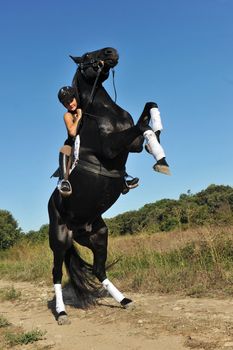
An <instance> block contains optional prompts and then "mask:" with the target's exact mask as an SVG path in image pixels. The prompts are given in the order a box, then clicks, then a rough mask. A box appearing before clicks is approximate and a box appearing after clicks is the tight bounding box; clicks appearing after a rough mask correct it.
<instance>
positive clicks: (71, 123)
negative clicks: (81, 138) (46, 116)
mask: <svg viewBox="0 0 233 350" xmlns="http://www.w3.org/2000/svg"><path fill="white" fill-rule="evenodd" d="M81 118H82V111H81V109H77V113H76V114H71V113H70V112H67V113H65V115H64V122H65V125H66V129H67V132H68V134H69V135H70V136H71V137H75V136H76V133H77V127H78V124H79V122H80V120H81Z"/></svg>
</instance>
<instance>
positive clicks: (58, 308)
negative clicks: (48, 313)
mask: <svg viewBox="0 0 233 350" xmlns="http://www.w3.org/2000/svg"><path fill="white" fill-rule="evenodd" d="M54 290H55V296H56V311H57V313H58V314H59V313H60V312H62V311H65V305H64V303H63V297H62V288H61V284H54Z"/></svg>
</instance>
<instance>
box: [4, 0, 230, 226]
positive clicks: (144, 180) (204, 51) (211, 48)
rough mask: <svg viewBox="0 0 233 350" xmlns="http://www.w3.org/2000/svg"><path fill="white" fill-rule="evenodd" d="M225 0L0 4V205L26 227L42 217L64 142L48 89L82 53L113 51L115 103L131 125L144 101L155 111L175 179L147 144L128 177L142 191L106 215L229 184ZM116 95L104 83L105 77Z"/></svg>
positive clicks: (53, 89) (70, 71)
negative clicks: (158, 165) (156, 167)
mask: <svg viewBox="0 0 233 350" xmlns="http://www.w3.org/2000/svg"><path fill="white" fill-rule="evenodd" d="M232 14H233V1H232V0H195V1H191V0H174V1H172V0H170V1H169V0H144V1H143V2H141V3H139V4H138V3H137V2H135V1H133V0H128V1H125V0H118V1H117V2H110V1H106V0H102V1H101V2H99V1H93V0H90V1H87V2H86V1H77V0H76V1H74V0H71V1H69V0H67V1H60V0H56V1H55V0H50V1H47V0H46V1H45V0H41V1H40V2H38V1H31V0H30V1H29V0H21V1H16V0H9V1H8V2H3V3H2V4H1V11H0V33H1V34H0V37H1V40H0V43H1V55H0V81H1V84H0V102H1V128H0V159H1V166H0V169H1V172H0V184H1V192H0V209H5V210H9V211H10V212H11V213H12V215H13V216H14V218H15V219H16V220H17V222H18V224H19V226H20V227H21V228H22V229H23V230H24V231H25V232H27V231H29V230H37V229H39V228H40V226H41V225H43V224H45V223H48V215H47V201H48V198H49V196H50V194H51V192H52V191H53V189H54V187H55V186H56V180H55V179H50V174H51V173H52V172H53V171H54V170H55V169H56V168H57V163H58V150H59V148H60V146H61V145H62V144H63V141H64V139H65V138H66V131H65V127H64V123H63V118H62V116H63V113H64V108H63V107H62V106H61V105H60V104H59V102H58V100H57V91H58V90H59V88H60V87H61V86H63V85H69V84H70V83H71V81H72V77H73V75H74V73H75V70H76V66H75V64H74V63H73V62H72V61H71V59H70V58H69V55H70V54H71V55H74V56H79V55H82V54H83V53H85V52H87V51H92V50H96V49H100V48H103V47H106V46H112V47H115V48H116V49H117V50H118V52H119V54H120V61H119V64H118V66H117V67H116V69H115V71H116V72H115V83H116V88H117V96H118V98H117V103H118V104H119V105H120V106H121V107H122V108H124V109H126V110H127V111H128V112H129V113H130V114H131V115H132V117H133V119H134V120H135V121H137V119H138V117H139V116H140V113H141V112H142V110H143V107H144V104H145V102H147V101H156V102H157V103H158V105H159V106H160V111H161V116H162V118H163V125H164V131H163V133H162V135H161V141H162V145H163V147H164V149H165V152H166V155H167V160H168V163H169V165H170V168H171V171H172V176H171V177H168V176H165V175H161V174H158V173H155V172H154V171H153V170H152V166H153V164H154V159H153V158H152V156H150V155H148V154H147V153H146V152H145V151H143V152H142V153H140V154H131V155H130V157H129V160H128V163H127V170H128V173H130V174H132V175H133V176H138V177H139V178H140V186H139V187H138V188H137V189H135V190H132V191H130V193H129V194H127V195H125V196H121V198H120V199H119V200H118V202H117V203H116V204H115V205H114V206H113V207H112V208H111V209H110V210H109V211H108V212H107V213H106V215H105V217H112V216H115V215H117V214H118V213H122V212H124V211H128V210H133V209H138V208H140V207H142V206H143V205H144V204H146V203H151V202H155V201H157V200H159V199H162V198H175V199H178V198H179V195H180V194H181V193H186V192H187V191H188V190H191V192H192V193H196V192H198V191H200V190H202V189H205V188H206V187H207V186H208V185H210V184H225V185H230V186H233V177H232V173H233V164H232V153H233V137H232V130H233V98H232V97H233V66H232V62H233V45H232V38H233V21H232ZM104 86H105V88H106V89H107V91H108V92H109V94H110V95H111V96H112V97H113V98H114V93H113V88H112V78H109V79H108V81H106V83H105V84H104Z"/></svg>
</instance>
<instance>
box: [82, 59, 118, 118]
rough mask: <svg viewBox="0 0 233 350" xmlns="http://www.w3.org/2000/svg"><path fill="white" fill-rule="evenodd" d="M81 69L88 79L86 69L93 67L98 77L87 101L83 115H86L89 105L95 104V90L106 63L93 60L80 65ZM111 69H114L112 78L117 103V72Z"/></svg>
mask: <svg viewBox="0 0 233 350" xmlns="http://www.w3.org/2000/svg"><path fill="white" fill-rule="evenodd" d="M79 67H80V71H81V73H82V75H84V76H85V77H86V78H87V76H86V73H85V69H86V68H89V67H92V68H94V69H97V75H96V78H95V81H94V84H93V86H92V89H91V93H90V96H89V99H88V101H87V104H86V106H85V107H84V108H83V113H85V112H86V110H87V107H88V106H89V104H91V103H92V102H93V96H94V92H95V88H96V85H97V82H98V79H99V77H100V73H101V72H102V70H103V68H104V61H101V60H96V59H93V58H92V59H91V60H90V61H87V62H81V63H80V64H79ZM111 69H112V77H113V88H114V94H115V101H114V102H115V103H116V99H117V92H116V86H115V70H114V69H113V68H111Z"/></svg>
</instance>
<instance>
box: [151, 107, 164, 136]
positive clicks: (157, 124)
mask: <svg viewBox="0 0 233 350" xmlns="http://www.w3.org/2000/svg"><path fill="white" fill-rule="evenodd" d="M150 115H151V128H152V130H153V131H158V130H163V125H162V121H161V117H160V111H159V109H158V108H155V107H154V108H151V110H150Z"/></svg>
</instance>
